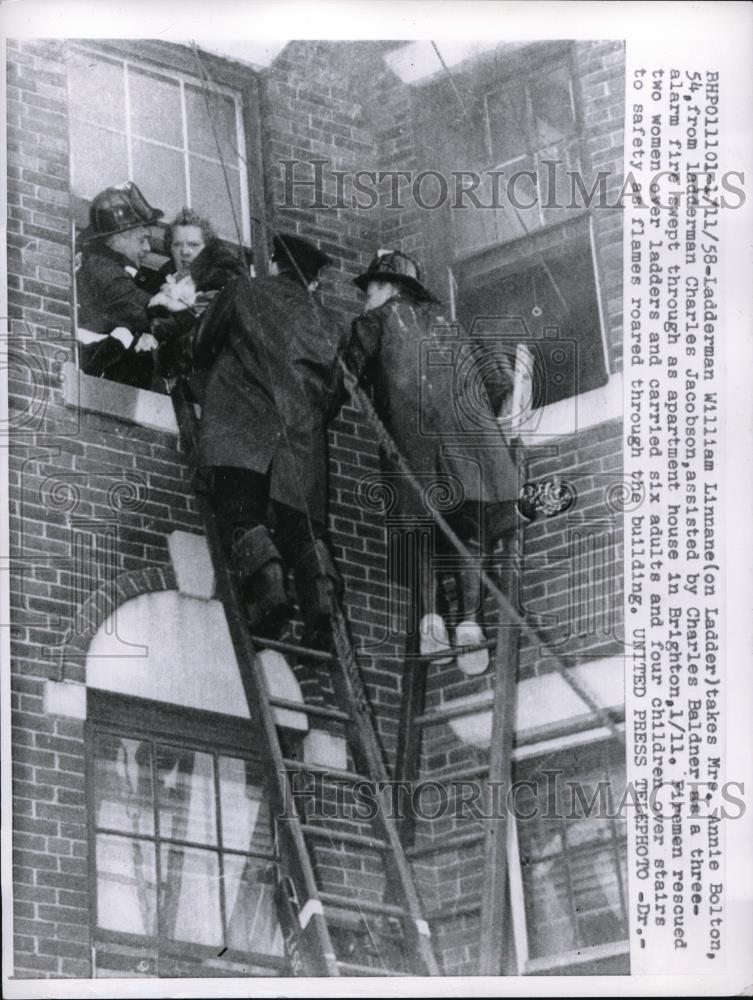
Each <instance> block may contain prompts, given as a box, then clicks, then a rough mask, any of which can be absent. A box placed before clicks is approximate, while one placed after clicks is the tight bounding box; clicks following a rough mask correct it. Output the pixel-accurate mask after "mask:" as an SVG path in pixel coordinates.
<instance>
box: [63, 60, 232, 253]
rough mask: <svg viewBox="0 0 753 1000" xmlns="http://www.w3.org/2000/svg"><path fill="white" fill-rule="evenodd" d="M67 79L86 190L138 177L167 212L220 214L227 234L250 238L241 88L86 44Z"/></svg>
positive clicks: (84, 194)
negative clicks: (91, 48) (187, 210)
mask: <svg viewBox="0 0 753 1000" xmlns="http://www.w3.org/2000/svg"><path fill="white" fill-rule="evenodd" d="M197 69H198V67H197ZM68 80H69V98H70V129H71V161H72V164H71V172H72V187H73V192H74V194H75V195H76V196H77V197H78V198H81V199H85V200H86V201H89V200H91V198H93V197H94V195H95V194H97V193H98V192H99V191H101V190H103V189H104V188H106V187H108V186H109V185H111V184H118V183H121V182H122V181H125V180H133V181H135V182H136V184H137V185H138V186H139V188H140V189H141V191H142V192H143V194H144V196H145V197H146V199H147V201H148V202H150V204H152V205H154V206H155V207H157V208H161V209H162V211H163V212H164V213H165V215H164V218H165V220H169V219H170V218H172V217H173V216H174V215H175V213H176V212H177V211H178V210H179V209H180V208H181V207H182V206H184V205H187V206H188V207H190V208H193V209H194V210H195V211H197V212H198V213H199V214H200V215H203V216H205V217H206V218H209V219H211V220H212V222H213V224H214V225H215V227H216V229H217V232H218V234H219V235H220V236H221V237H223V238H224V239H227V240H230V241H232V242H234V243H239V242H241V243H244V244H248V243H249V242H250V231H249V208H248V189H247V180H246V169H245V139H244V135H243V126H242V117H241V100H240V96H239V95H238V94H236V93H234V92H233V91H232V90H230V89H229V88H225V87H222V86H219V85H217V84H215V83H214V82H212V83H211V84H205V83H204V82H202V81H201V80H200V79H194V78H191V77H189V76H187V75H185V74H182V73H181V74H179V73H174V72H168V71H166V70H162V69H157V68H154V67H151V66H149V65H147V64H142V63H136V62H134V61H131V60H130V59H119V58H116V57H111V56H109V55H108V56H105V55H103V54H101V53H99V52H96V53H95V52H89V51H83V50H78V49H76V50H73V51H72V52H71V54H70V60H69V66H68ZM223 167H224V169H223ZM81 221H82V222H83V223H84V224H85V221H86V220H85V219H84V220H81ZM239 235H240V239H239Z"/></svg>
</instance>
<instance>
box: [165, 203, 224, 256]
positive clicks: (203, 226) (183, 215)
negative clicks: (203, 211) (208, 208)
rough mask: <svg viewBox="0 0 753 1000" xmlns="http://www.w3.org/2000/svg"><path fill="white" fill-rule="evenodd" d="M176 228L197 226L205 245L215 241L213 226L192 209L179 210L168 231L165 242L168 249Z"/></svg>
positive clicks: (215, 235) (215, 234)
mask: <svg viewBox="0 0 753 1000" xmlns="http://www.w3.org/2000/svg"><path fill="white" fill-rule="evenodd" d="M176 226H197V227H198V228H199V229H200V230H201V238H202V239H203V240H204V242H205V243H211V242H212V240H216V239H217V233H216V232H215V231H214V226H213V225H212V223H211V222H210V221H209V219H205V218H204V217H203V216H202V215H199V214H198V213H197V212H194V210H193V209H192V208H181V210H180V211H179V212H178V214H177V215H176V216H175V218H174V219H173V221H172V222H171V223H170V226H169V229H168V233H167V240H166V243H167V248H168V249H169V248H170V244H171V243H172V236H173V230H174V229H175V227H176Z"/></svg>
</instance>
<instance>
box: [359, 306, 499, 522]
mask: <svg viewBox="0 0 753 1000" xmlns="http://www.w3.org/2000/svg"><path fill="white" fill-rule="evenodd" d="M341 350H342V354H343V358H344V360H345V362H346V364H347V366H348V367H349V368H350V370H351V371H352V372H353V373H354V374H355V375H357V376H358V377H359V379H360V380H361V381H362V382H363V383H364V384H365V385H366V386H367V387H368V388H369V390H370V392H371V395H372V399H373V403H374V408H375V409H376V411H377V413H378V414H379V416H380V417H381V419H382V421H383V422H384V424H385V427H386V429H387V431H388V432H389V434H390V436H391V437H392V439H393V440H394V442H395V444H396V445H397V448H398V450H399V451H400V453H401V454H402V456H403V458H404V459H405V461H406V464H407V466H408V468H409V469H410V470H411V472H412V473H413V474H414V478H415V480H416V482H417V484H418V486H419V487H420V490H421V492H418V491H417V490H416V488H415V484H411V482H410V481H409V479H408V478H407V477H406V476H405V475H404V474H403V473H402V472H401V471H400V468H399V466H398V465H397V464H396V463H395V462H394V461H392V460H391V459H390V457H389V455H388V454H386V453H385V452H384V450H383V452H382V468H383V469H384V470H385V472H386V473H387V476H386V482H387V483H389V484H390V485H391V487H392V488H393V490H394V506H393V509H392V511H391V513H392V514H396V515H398V516H406V517H409V518H413V517H426V516H427V515H428V514H430V513H431V511H432V509H435V510H439V511H440V512H442V513H451V512H452V510H453V509H459V506H460V504H462V503H467V502H469V501H470V502H471V504H472V505H475V506H476V507H477V508H479V503H480V504H485V505H490V504H495V505H505V508H508V507H509V506H510V501H514V500H516V499H517V496H518V482H517V469H516V464H515V462H514V459H513V456H512V455H511V453H510V451H509V448H508V444H507V441H506V440H505V438H504V436H503V434H502V431H501V430H500V428H499V426H498V424H497V422H496V419H495V416H494V414H495V413H496V412H497V411H498V409H499V407H500V405H501V403H502V402H503V401H504V399H505V398H506V396H507V395H508V394H509V392H511V390H512V372H511V369H510V366H509V364H507V363H506V362H505V360H504V358H503V357H502V356H501V355H495V354H494V353H493V351H492V350H491V348H490V346H489V345H487V344H485V343H484V342H481V341H473V340H469V339H468V338H466V337H465V336H464V335H463V333H462V330H461V328H460V326H459V325H458V324H453V323H450V322H449V321H448V320H446V319H445V317H444V316H443V315H442V312H441V306H439V305H437V304H436V303H433V302H417V301H414V300H413V299H412V298H407V297H405V298H404V297H402V296H395V297H393V298H391V299H389V300H388V301H387V302H385V303H384V304H383V305H382V306H380V307H379V308H377V309H374V310H371V311H370V312H368V313H366V314H364V315H363V316H360V317H358V318H357V319H356V320H354V321H353V326H352V331H351V333H350V334H349V335H348V337H347V338H346V340H345V341H344V342H343V346H342V348H341Z"/></svg>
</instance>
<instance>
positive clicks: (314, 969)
mask: <svg viewBox="0 0 753 1000" xmlns="http://www.w3.org/2000/svg"><path fill="white" fill-rule="evenodd" d="M171 397H172V401H173V406H174V409H175V416H176V419H177V422H178V428H179V430H180V433H181V439H182V440H183V442H184V447H185V448H186V451H187V453H188V455H189V457H190V459H191V461H192V463H193V462H194V461H195V454H196V422H197V418H196V415H195V413H194V412H193V407H192V404H191V402H190V401H189V399H188V397H187V394H186V391H185V387H184V385H183V383H182V381H181V380H178V382H177V383H176V384H175V385H174V386H173V388H172V391H171ZM196 498H197V502H198V505H199V508H200V511H201V514H202V516H203V520H204V527H205V531H206V535H207V542H208V545H209V551H210V555H211V557H212V565H213V566H214V570H215V575H216V580H217V589H218V592H219V595H220V598H221V601H222V604H223V607H224V609H225V616H226V619H227V624H228V630H229V632H230V637H231V640H232V643H233V647H234V650H235V654H236V659H237V662H238V668H239V672H240V676H241V682H242V684H243V690H244V693H245V695H246V701H247V702H248V709H249V713H250V715H251V719H252V722H253V724H254V727H255V728H256V729H257V730H258V731H259V732H261V733H262V734H263V739H262V740H261V741H260V743H261V751H262V756H263V758H264V759H265V763H266V765H267V766H266V768H265V770H266V772H267V773H266V778H267V793H268V794H269V796H270V800H271V801H270V806H271V807H272V809H273V810H274V812H275V813H276V814H277V815H278V816H280V817H284V818H283V819H282V820H281V821H280V822H278V823H277V835H278V838H279V849H280V853H281V856H282V857H281V860H282V861H283V862H284V864H285V868H286V870H287V874H288V876H289V877H290V878H291V879H292V881H293V884H294V886H295V888H296V891H297V894H298V897H299V901H300V903H301V912H303V908H304V907H306V908H307V909H306V917H309V915H310V917H309V919H308V921H307V923H306V926H305V927H301V928H300V933H298V932H296V935H295V936H296V937H299V938H300V939H301V940H300V941H299V942H298V944H299V947H300V949H301V951H302V952H303V955H302V956H298V961H299V962H300V965H298V962H294V971H295V970H296V966H297V965H298V968H300V971H301V974H304V975H321V976H339V975H340V970H339V967H338V965H337V961H336V959H335V952H334V947H333V945H332V941H331V939H330V935H329V930H328V928H327V924H326V922H325V920H324V914H323V904H322V902H321V898H320V896H319V889H318V886H317V883H316V878H315V876H314V871H313V867H312V864H311V860H310V857H309V854H308V851H307V849H306V843H305V839H304V836H303V832H302V830H301V823H300V819H299V817H298V815H297V813H296V812H295V810H294V808H292V805H293V803H292V795H291V793H290V786H289V784H288V779H287V772H286V769H285V764H284V758H283V754H282V748H281V747H280V743H279V738H278V735H277V727H276V724H275V720H274V715H273V710H272V708H271V706H270V705H269V703H268V695H267V689H266V683H265V679H264V675H263V673H262V670H261V668H260V666H259V663H258V660H257V656H256V653H257V651H256V647H255V646H254V644H253V642H252V640H251V636H250V633H249V631H248V628H247V626H246V622H245V617H244V613H243V608H242V605H241V602H240V598H239V596H238V593H237V588H236V587H235V583H234V580H233V577H232V574H231V571H230V568H229V567H228V565H227V562H226V560H225V558H224V554H223V551H222V545H221V541H220V538H219V533H218V530H217V526H216V523H215V519H214V513H213V511H212V509H211V506H210V504H209V501H208V499H207V498H206V496H204V494H203V493H201V492H200V491H197V493H196ZM301 897H303V898H302V899H301ZM291 934H292V932H291ZM287 943H288V946H289V947H293V948H294V945H293V942H292V941H291V940H290V938H288V942H287Z"/></svg>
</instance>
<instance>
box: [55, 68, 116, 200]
mask: <svg viewBox="0 0 753 1000" xmlns="http://www.w3.org/2000/svg"><path fill="white" fill-rule="evenodd" d="M68 79H69V81H70V95H71V117H75V118H86V119H87V120H88V121H91V122H97V123H98V124H100V125H109V126H110V127H111V128H115V129H119V130H120V131H122V132H125V88H124V83H123V67H122V65H120V64H119V63H111V62H106V61H105V60H103V59H97V58H96V57H95V56H89V55H85V54H83V53H79V52H77V53H74V55H73V56H72V58H71V61H70V63H69V64H68ZM102 186H103V187H104V185H102Z"/></svg>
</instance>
